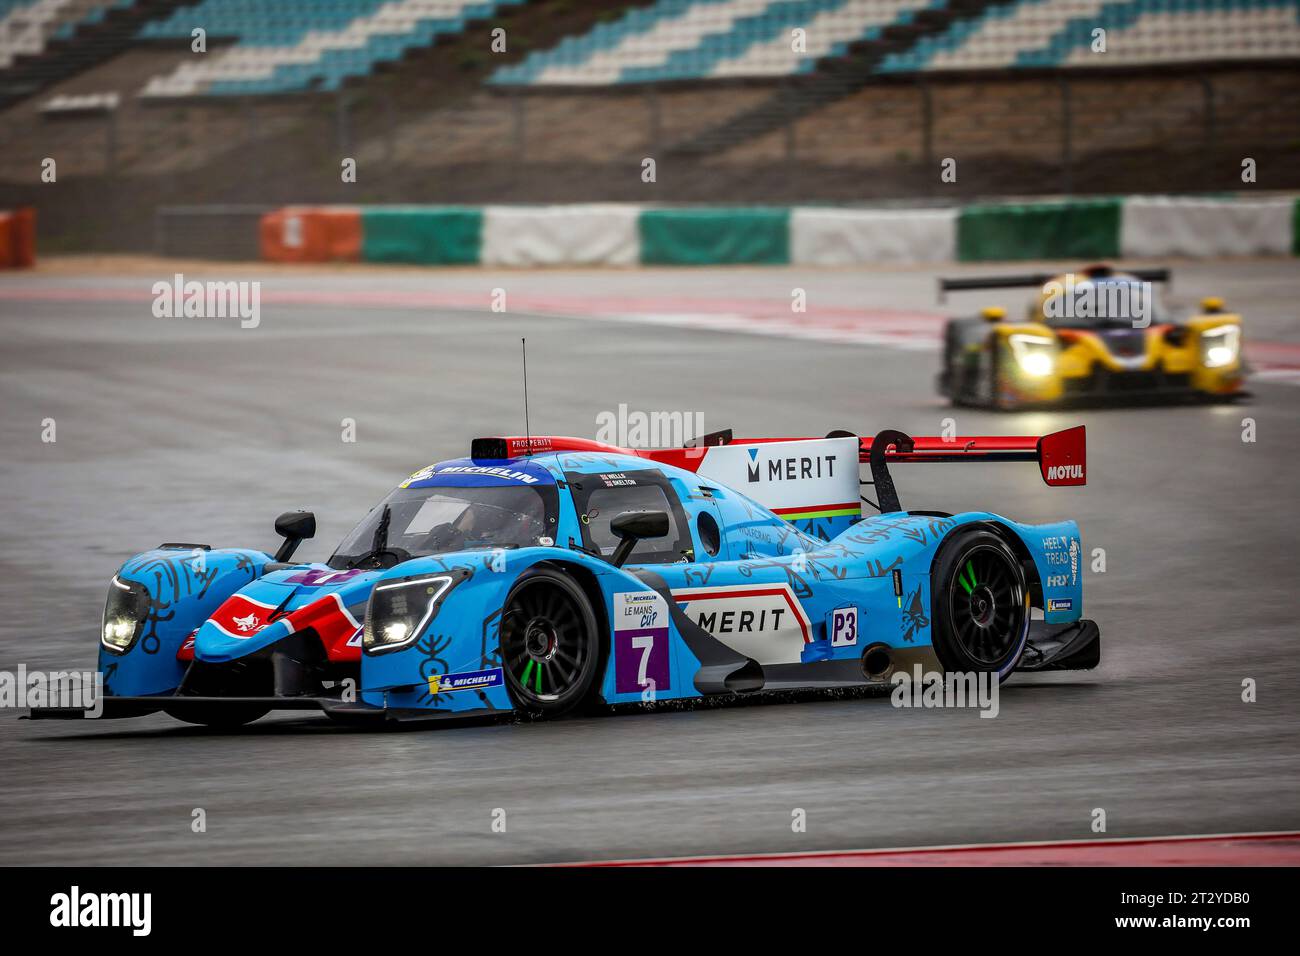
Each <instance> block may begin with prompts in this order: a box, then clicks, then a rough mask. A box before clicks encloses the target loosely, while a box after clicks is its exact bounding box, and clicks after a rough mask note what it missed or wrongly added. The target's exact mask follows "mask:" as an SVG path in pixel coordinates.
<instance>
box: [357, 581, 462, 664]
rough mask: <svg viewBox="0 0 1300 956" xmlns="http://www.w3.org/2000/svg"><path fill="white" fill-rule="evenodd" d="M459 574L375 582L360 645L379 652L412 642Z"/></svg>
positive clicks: (431, 617) (422, 630) (431, 618)
mask: <svg viewBox="0 0 1300 956" xmlns="http://www.w3.org/2000/svg"><path fill="white" fill-rule="evenodd" d="M460 577H463V573H462V574H461V575H455V574H431V575H421V576H420V577H414V578H402V579H399V580H396V581H386V582H384V583H383V584H377V585H375V589H374V590H373V591H371V592H370V602H369V603H368V604H367V605H366V625H365V630H364V631H363V632H362V637H361V645H362V647H363V648H364V649H365V650H366V651H367V652H368V653H370V654H380V653H383V652H384V651H395V650H397V649H398V648H401V647H407V646H408V645H410V644H413V643H414V642H415V640H416V638H418V637H419V636H420V635H421V634H422V633H423V632H424V629H425V627H427V626H428V624H429V622H430V621H431V620H433V616H434V615H435V614H436V613H437V612H438V606H439V604H441V603H442V599H443V598H444V597H446V595H447V592H448V591H450V590H451V588H452V585H454V584H455V583H456V582H457V581H458V580H459V579H460Z"/></svg>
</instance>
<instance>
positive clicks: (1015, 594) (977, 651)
mask: <svg viewBox="0 0 1300 956" xmlns="http://www.w3.org/2000/svg"><path fill="white" fill-rule="evenodd" d="M931 594H932V604H933V621H934V650H935V653H936V654H937V655H938V657H939V663H940V664H942V665H943V668H944V670H946V671H966V672H969V671H985V672H989V673H994V674H997V675H998V677H999V678H1000V679H1005V678H1006V676H1007V675H1008V674H1010V673H1011V672H1012V670H1014V669H1015V666H1016V664H1017V663H1018V662H1019V660H1020V655H1021V654H1022V653H1024V649H1025V641H1026V639H1027V638H1028V637H1029V588H1028V587H1027V586H1026V584H1025V573H1024V569H1023V568H1022V567H1021V566H1020V560H1019V559H1018V558H1017V557H1016V554H1015V552H1014V551H1012V550H1011V548H1010V547H1009V546H1008V545H1007V543H1006V541H1004V540H1003V539H1002V538H1001V537H1000V536H999V535H997V534H995V533H994V532H992V531H988V530H984V529H970V530H967V531H963V532H960V533H958V534H957V535H955V536H954V537H952V538H951V539H949V540H948V542H947V543H945V544H944V546H943V550H942V551H941V552H940V555H939V560H938V561H937V563H936V564H935V568H934V573H933V575H932V588H931Z"/></svg>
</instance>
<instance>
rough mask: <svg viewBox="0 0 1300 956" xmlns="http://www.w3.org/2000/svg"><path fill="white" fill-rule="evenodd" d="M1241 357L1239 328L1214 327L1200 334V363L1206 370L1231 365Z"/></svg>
mask: <svg viewBox="0 0 1300 956" xmlns="http://www.w3.org/2000/svg"><path fill="white" fill-rule="evenodd" d="M1240 355H1241V326H1239V325H1216V326H1215V327H1214V328H1212V329H1206V330H1205V331H1204V332H1202V333H1201V362H1202V363H1203V364H1204V365H1205V367H1206V368H1223V367H1224V366H1225V365H1232V364H1233V363H1235V362H1236V361H1237V358H1238V356H1240Z"/></svg>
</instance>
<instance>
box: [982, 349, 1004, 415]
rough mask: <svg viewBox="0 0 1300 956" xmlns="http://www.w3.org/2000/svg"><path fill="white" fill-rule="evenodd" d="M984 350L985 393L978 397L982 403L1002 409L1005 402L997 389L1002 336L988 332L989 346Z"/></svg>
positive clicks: (1000, 369)
mask: <svg viewBox="0 0 1300 956" xmlns="http://www.w3.org/2000/svg"><path fill="white" fill-rule="evenodd" d="M986 352H987V354H988V367H989V374H988V379H987V381H986V383H985V393H984V394H983V395H982V396H980V398H981V401H982V402H983V404H985V405H987V406H988V407H989V408H996V409H998V410H999V411H1002V410H1005V409H1006V408H1007V404H1006V403H1005V402H1004V401H1003V400H1002V393H1001V391H1000V390H999V389H998V376H999V375H1000V374H1001V373H1002V337H1001V336H998V335H993V334H991V333H990V335H989V347H988V349H987V350H986Z"/></svg>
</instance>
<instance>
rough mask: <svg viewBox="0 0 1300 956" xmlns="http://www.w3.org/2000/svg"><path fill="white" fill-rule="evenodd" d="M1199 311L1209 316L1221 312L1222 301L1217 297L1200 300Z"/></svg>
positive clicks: (1212, 296)
mask: <svg viewBox="0 0 1300 956" xmlns="http://www.w3.org/2000/svg"><path fill="white" fill-rule="evenodd" d="M1201 311H1202V312H1205V313H1209V314H1213V313H1215V312H1222V311H1223V300H1222V299H1221V298H1219V297H1218V296H1217V295H1211V296H1206V297H1205V298H1204V299H1202V300H1201Z"/></svg>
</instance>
